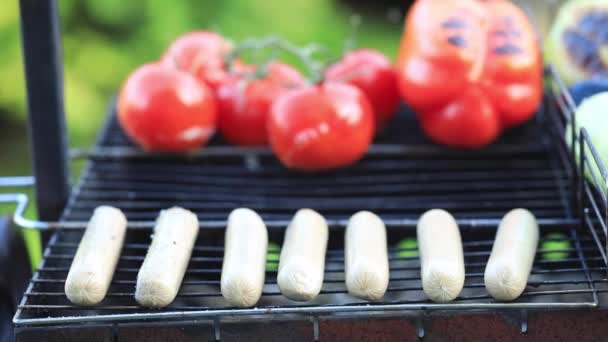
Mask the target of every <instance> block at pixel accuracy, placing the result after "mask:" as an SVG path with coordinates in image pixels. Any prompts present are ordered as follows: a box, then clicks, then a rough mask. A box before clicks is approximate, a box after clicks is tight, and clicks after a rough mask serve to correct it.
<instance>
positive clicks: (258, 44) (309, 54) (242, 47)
mask: <svg viewBox="0 0 608 342" xmlns="http://www.w3.org/2000/svg"><path fill="white" fill-rule="evenodd" d="M263 49H272V51H273V54H272V55H271V58H270V59H267V60H265V61H264V62H263V63H260V64H258V65H257V66H256V76H258V77H264V76H266V72H267V70H263V71H262V73H259V74H258V73H257V69H258V68H260V67H263V68H264V67H267V66H268V62H269V61H270V60H274V59H275V58H276V54H277V51H283V52H286V53H288V54H290V55H292V56H294V57H296V58H297V59H298V60H300V61H301V62H302V64H303V65H304V67H305V68H306V71H307V73H308V81H309V82H310V83H312V84H316V83H320V82H322V81H323V72H324V70H325V67H326V66H327V64H328V63H327V62H325V63H323V62H319V61H316V60H315V58H314V56H315V55H317V54H321V55H323V57H324V59H325V60H329V59H330V57H331V52H330V51H329V50H328V49H327V48H325V47H324V46H322V45H320V44H317V43H313V44H309V45H306V46H304V47H300V46H297V45H295V44H293V43H291V42H289V41H287V40H285V39H283V38H280V37H278V36H274V35H273V36H268V37H264V38H249V39H245V40H243V41H242V42H241V43H239V44H238V45H237V46H236V47H235V48H234V49H233V50H232V51H231V52H230V53H229V54H227V55H226V56H225V58H224V61H225V63H226V65H227V66H228V71H229V72H231V71H232V69H233V65H234V62H235V61H236V59H237V58H238V57H239V56H241V55H242V54H243V53H244V52H246V51H250V50H253V51H256V52H258V51H261V50H263ZM265 69H267V68H265Z"/></svg>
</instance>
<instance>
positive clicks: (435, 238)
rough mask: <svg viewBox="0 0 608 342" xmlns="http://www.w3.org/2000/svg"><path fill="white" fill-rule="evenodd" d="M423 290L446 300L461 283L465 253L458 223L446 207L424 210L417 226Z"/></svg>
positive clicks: (462, 283) (450, 298)
mask: <svg viewBox="0 0 608 342" xmlns="http://www.w3.org/2000/svg"><path fill="white" fill-rule="evenodd" d="M416 231H417V235H418V248H419V250H420V267H421V277H422V289H423V290H424V293H425V294H426V295H427V296H428V297H429V298H430V299H431V300H433V301H435V302H449V301H451V300H453V299H454V298H456V297H458V295H459V294H460V292H461V291H462V288H463V286H464V256H463V252H462V241H461V239H460V231H459V230H458V224H457V223H456V221H455V220H454V218H453V217H452V215H450V213H448V212H447V211H445V210H441V209H432V210H429V211H427V212H426V213H424V214H423V215H422V216H421V217H420V220H419V221H418V226H417V229H416Z"/></svg>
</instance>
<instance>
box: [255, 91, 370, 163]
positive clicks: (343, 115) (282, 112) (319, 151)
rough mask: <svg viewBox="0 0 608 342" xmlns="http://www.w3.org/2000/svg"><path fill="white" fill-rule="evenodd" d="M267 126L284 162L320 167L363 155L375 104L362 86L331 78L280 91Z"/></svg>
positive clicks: (275, 147)
mask: <svg viewBox="0 0 608 342" xmlns="http://www.w3.org/2000/svg"><path fill="white" fill-rule="evenodd" d="M267 128H268V135H269V140H270V144H271V146H272V149H273V150H274V152H275V154H276V155H277V157H278V158H279V160H280V161H281V162H282V163H283V164H284V165H285V166H287V167H289V168H293V169H300V170H308V171H315V170H327V169H333V168H338V167H342V166H346V165H349V164H351V163H353V162H355V161H357V160H359V159H360V158H361V157H363V155H364V154H365V152H366V151H367V149H368V147H369V145H370V143H371V141H372V138H373V135H374V131H375V124H374V115H373V112H372V107H371V104H370V103H369V100H368V99H367V97H366V96H365V95H364V94H363V93H362V92H361V91H360V90H359V89H358V88H356V87H353V86H351V85H348V84H345V83H336V82H328V83H324V84H321V85H313V86H306V87H301V88H297V89H294V90H291V91H289V92H287V93H284V94H283V95H281V96H279V97H278V98H277V99H276V100H275V102H274V103H273V105H272V107H271V111H270V115H269V116H268V126H267Z"/></svg>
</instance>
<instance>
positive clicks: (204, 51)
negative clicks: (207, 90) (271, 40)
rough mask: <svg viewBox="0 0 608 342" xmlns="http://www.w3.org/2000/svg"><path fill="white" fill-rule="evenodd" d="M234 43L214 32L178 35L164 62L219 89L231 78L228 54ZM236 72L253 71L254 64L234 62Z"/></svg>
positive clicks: (163, 59)
mask: <svg viewBox="0 0 608 342" xmlns="http://www.w3.org/2000/svg"><path fill="white" fill-rule="evenodd" d="M232 48H233V47H232V44H231V43H230V42H229V41H228V40H226V39H224V38H223V37H222V36H221V35H219V34H217V33H215V32H211V31H193V32H189V33H186V34H184V35H182V36H181V37H179V38H177V39H176V40H175V41H173V43H171V45H170V46H169V48H168V49H167V51H166V52H165V54H164V55H163V57H162V61H163V63H167V64H168V65H173V66H175V67H176V68H177V69H179V70H182V71H186V72H188V73H191V74H192V75H194V76H195V77H196V78H197V79H199V80H200V81H202V82H205V84H207V85H208V86H209V87H211V89H213V90H215V89H217V87H219V85H220V84H221V83H222V82H223V81H225V80H226V79H227V78H228V77H229V73H228V67H227V65H226V63H225V61H224V57H225V56H226V55H227V54H228V53H230V51H232ZM233 69H234V71H235V72H250V71H252V67H251V66H249V65H247V64H245V63H242V62H240V61H238V60H236V61H234V65H233Z"/></svg>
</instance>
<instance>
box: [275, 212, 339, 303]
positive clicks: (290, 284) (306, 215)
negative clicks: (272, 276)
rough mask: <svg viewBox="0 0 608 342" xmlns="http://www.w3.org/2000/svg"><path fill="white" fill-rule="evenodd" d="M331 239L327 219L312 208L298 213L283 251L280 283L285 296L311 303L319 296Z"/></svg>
mask: <svg viewBox="0 0 608 342" xmlns="http://www.w3.org/2000/svg"><path fill="white" fill-rule="evenodd" d="M328 237H329V230H328V228H327V222H325V218H323V216H321V215H320V214H319V213H317V212H316V211H314V210H311V209H300V210H298V212H297V213H296V215H295V216H294V217H293V220H292V221H291V222H290V223H289V226H288V227H287V230H286V231H285V241H284V242H283V248H281V257H280V260H279V274H278V276H277V283H278V285H279V288H280V289H281V293H283V295H285V296H286V297H288V298H290V299H293V300H299V301H307V300H311V299H313V298H314V297H316V296H317V295H318V294H319V292H320V291H321V286H322V285H323V272H324V270H325V250H326V249H327V239H328Z"/></svg>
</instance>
